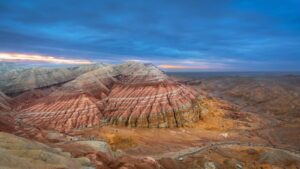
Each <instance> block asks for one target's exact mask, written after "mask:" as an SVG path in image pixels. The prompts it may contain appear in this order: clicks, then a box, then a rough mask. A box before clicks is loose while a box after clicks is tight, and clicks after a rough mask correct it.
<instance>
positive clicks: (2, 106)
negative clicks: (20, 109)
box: [0, 91, 11, 112]
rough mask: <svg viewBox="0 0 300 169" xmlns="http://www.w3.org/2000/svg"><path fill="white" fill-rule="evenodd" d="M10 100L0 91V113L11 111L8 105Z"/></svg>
mask: <svg viewBox="0 0 300 169" xmlns="http://www.w3.org/2000/svg"><path fill="white" fill-rule="evenodd" d="M10 100H11V99H10V98H9V97H7V96H6V95H5V94H4V93H2V92H1V91H0V112H1V111H9V110H11V107H10V103H9V102H10Z"/></svg>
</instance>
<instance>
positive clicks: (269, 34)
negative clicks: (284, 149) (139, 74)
mask: <svg viewBox="0 0 300 169" xmlns="http://www.w3.org/2000/svg"><path fill="white" fill-rule="evenodd" d="M0 21H1V22H0V61H17V62H23V61H28V58H29V61H35V60H36V61H41V62H48V61H49V63H53V62H59V63H72V62H73V61H74V62H75V63H90V62H91V63H93V62H105V63H121V62H124V61H128V60H137V61H141V62H152V63H153V64H155V65H157V66H159V67H161V68H164V69H167V70H184V71H187V70H193V71H299V70H300V1H299V0H181V1H176V0H170V1H166V0H149V1H147V0H145V1H142V0H136V1H133V0H119V1H115V0H108V1H103V0H86V1H83V0H81V1H79V0H78V1H76V0H72V1H71V0H69V1H68V0H48V1H47V0H22V1H20V0H1V1H0Z"/></svg>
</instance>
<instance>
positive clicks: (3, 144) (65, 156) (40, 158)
mask: <svg viewBox="0 0 300 169" xmlns="http://www.w3.org/2000/svg"><path fill="white" fill-rule="evenodd" d="M0 157H1V158H0V168H14V169H24V168H31V169H41V168H51V169H62V168H66V169H67V168H72V169H80V168H84V167H88V166H89V165H90V163H89V160H88V159H87V160H86V159H83V158H80V159H75V158H71V157H70V154H69V153H65V152H61V151H59V150H57V149H53V148H50V147H48V146H46V145H44V144H41V143H37V142H33V141H30V140H27V139H24V138H21V137H17V136H14V135H12V134H8V133H3V132H0ZM81 163H84V164H85V165H86V166H84V165H82V164H81Z"/></svg>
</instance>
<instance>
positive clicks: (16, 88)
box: [0, 64, 104, 96]
mask: <svg viewBox="0 0 300 169" xmlns="http://www.w3.org/2000/svg"><path fill="white" fill-rule="evenodd" d="M102 66H104V65H101V64H100V65H85V66H76V67H70V68H28V69H20V70H14V71H9V72H6V73H3V74H1V75H0V90H2V91H3V92H4V93H6V94H8V95H12V96H15V95H18V94H20V93H22V92H24V91H28V90H31V89H38V88H45V87H50V86H53V85H59V84H62V83H65V82H68V81H70V80H73V79H75V78H76V77H78V76H79V75H81V74H83V73H86V72H88V71H91V70H94V69H97V68H99V67H102Z"/></svg>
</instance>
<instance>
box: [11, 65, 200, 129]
mask: <svg viewBox="0 0 300 169" xmlns="http://www.w3.org/2000/svg"><path fill="white" fill-rule="evenodd" d="M39 90H40V91H39V92H37V91H36V90H34V91H35V93H33V92H34V91H31V92H28V93H24V94H23V96H22V95H20V96H18V97H16V99H15V102H16V106H15V107H17V111H19V112H20V114H19V115H18V118H19V119H22V120H23V121H24V123H27V124H30V125H34V126H35V127H40V128H47V129H56V130H59V131H69V130H70V129H73V128H81V127H89V126H95V125H99V124H101V122H105V123H108V124H114V125H121V126H130V127H180V126H183V125H184V124H185V123H186V122H191V121H196V120H198V119H199V111H194V110H193V104H192V102H193V100H195V99H196V93H195V91H194V90H192V89H191V88H189V87H187V86H185V85H182V84H179V83H176V82H174V81H172V80H170V79H169V78H168V77H167V75H166V74H164V73H163V72H161V71H160V70H159V69H157V68H156V67H155V66H153V65H151V64H142V63H137V62H128V63H125V64H121V65H116V66H112V65H107V66H103V67H100V68H98V69H96V70H92V71H89V72H87V73H85V74H83V75H81V76H78V77H77V78H76V79H74V80H71V81H69V82H67V83H65V84H63V85H61V86H59V87H56V88H55V89H53V90H51V89H49V88H48V89H47V90H50V91H49V92H43V91H45V90H46V89H39ZM27 96H34V98H35V99H33V100H32V101H29V102H27V101H22V100H23V99H22V98H25V97H27Z"/></svg>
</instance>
